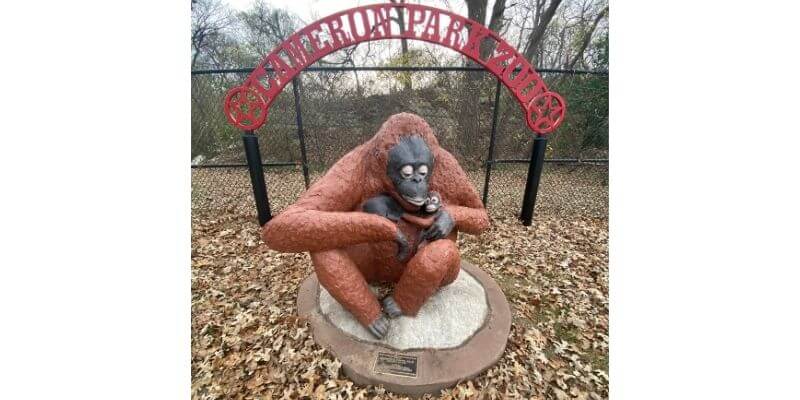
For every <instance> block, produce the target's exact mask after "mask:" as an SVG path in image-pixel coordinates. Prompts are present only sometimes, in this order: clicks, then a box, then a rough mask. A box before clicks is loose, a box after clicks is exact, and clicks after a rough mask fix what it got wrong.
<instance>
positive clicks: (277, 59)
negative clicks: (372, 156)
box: [225, 4, 566, 135]
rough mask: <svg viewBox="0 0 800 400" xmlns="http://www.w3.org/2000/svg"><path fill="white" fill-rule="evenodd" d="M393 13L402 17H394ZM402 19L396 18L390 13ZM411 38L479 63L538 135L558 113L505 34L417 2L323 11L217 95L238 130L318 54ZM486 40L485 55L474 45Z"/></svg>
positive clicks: (259, 119) (251, 125)
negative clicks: (241, 80) (239, 82)
mask: <svg viewBox="0 0 800 400" xmlns="http://www.w3.org/2000/svg"><path fill="white" fill-rule="evenodd" d="M400 13H404V14H403V18H399V16H400ZM392 20H395V21H398V20H399V21H405V22H406V23H405V25H404V26H402V27H401V26H398V24H396V23H392V22H393V21H392ZM382 39H411V40H421V41H425V42H430V43H434V44H438V45H441V46H445V47H448V48H451V49H453V50H455V51H458V52H459V53H461V54H463V55H465V56H467V57H469V58H470V59H472V60H474V61H475V62H477V63H478V64H480V65H482V66H484V67H485V68H486V69H487V70H489V72H491V73H492V74H494V75H496V76H497V77H498V79H500V81H501V82H503V84H504V85H505V86H506V87H507V88H508V89H509V90H511V93H512V94H513V95H514V97H515V98H516V99H517V101H518V102H519V104H520V106H521V107H522V109H523V111H524V112H525V119H526V122H527V123H528V127H529V128H530V129H531V130H532V131H533V132H535V133H536V134H538V135H546V134H548V133H550V132H552V131H554V130H555V129H556V128H557V127H558V126H559V125H560V124H561V122H562V121H563V120H564V112H565V108H566V107H565V104H564V99H562V98H561V96H559V95H558V94H557V93H555V92H551V91H549V90H547V86H546V85H545V84H544V81H542V78H541V77H540V76H539V74H537V73H536V70H534V68H533V67H532V66H531V64H530V63H529V62H528V61H527V60H526V59H525V57H524V56H523V55H521V54H520V53H519V52H517V51H516V50H515V49H514V48H513V47H512V46H511V45H509V44H508V43H507V42H506V41H505V40H503V39H502V38H500V36H498V35H497V34H496V33H495V32H492V31H490V30H489V29H488V28H486V27H485V26H483V25H481V24H479V23H477V22H475V21H472V20H470V19H467V18H464V17H462V16H460V15H457V14H453V13H451V12H449V11H446V10H441V9H438V8H433V7H428V6H423V5H418V4H374V5H369V6H362V7H356V8H351V9H349V10H345V11H341V12H338V13H336V14H332V15H329V16H327V17H325V18H323V19H321V20H319V21H316V22H314V23H312V24H310V25H308V26H306V27H305V28H303V29H301V30H299V31H297V32H295V33H293V34H292V35H291V36H290V37H289V38H288V39H286V40H285V41H284V42H283V43H281V44H280V45H279V46H278V47H277V48H275V50H273V51H272V53H270V54H269V55H267V56H266V58H264V60H263V61H261V62H260V63H259V64H258V66H256V68H255V69H254V70H253V72H252V73H251V74H250V76H248V78H247V80H245V82H244V83H243V84H242V85H241V86H239V87H236V88H233V89H231V90H230V91H229V92H228V94H227V95H226V97H225V114H226V115H227V117H228V121H230V122H231V124H233V125H234V126H236V127H238V128H240V129H243V130H254V129H257V128H259V127H260V126H261V125H263V124H264V122H265V121H266V120H267V114H268V111H269V107H270V105H271V104H272V102H273V101H274V100H275V98H276V97H277V96H278V94H280V92H281V91H282V90H283V88H284V87H285V86H286V84H288V83H289V82H291V81H292V78H294V77H295V76H296V75H297V74H298V73H300V71H302V70H303V69H304V68H306V67H308V66H309V65H311V64H313V63H314V62H316V61H317V60H319V59H320V58H322V57H324V56H326V55H328V54H330V53H332V52H334V51H337V50H339V49H342V48H344V47H348V46H352V45H354V44H357V43H361V42H367V41H372V40H382ZM489 44H493V45H494V51H493V52H492V54H489V56H488V57H487V58H486V59H483V58H481V56H480V49H481V47H482V46H486V45H489Z"/></svg>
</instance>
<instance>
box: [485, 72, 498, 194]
mask: <svg viewBox="0 0 800 400" xmlns="http://www.w3.org/2000/svg"><path fill="white" fill-rule="evenodd" d="M498 109H500V78H498V79H497V87H496V88H495V89H494V110H492V135H491V136H489V156H488V157H487V158H486V178H485V179H484V181H483V206H484V207H486V204H487V203H488V202H489V179H490V177H491V176H492V167H493V166H494V165H493V161H494V138H495V136H497V111H498Z"/></svg>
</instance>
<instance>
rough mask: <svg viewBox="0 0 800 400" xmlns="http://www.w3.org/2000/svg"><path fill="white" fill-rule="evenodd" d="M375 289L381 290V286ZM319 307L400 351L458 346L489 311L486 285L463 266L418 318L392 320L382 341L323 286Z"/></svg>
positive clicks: (353, 330) (351, 330)
mask: <svg viewBox="0 0 800 400" xmlns="http://www.w3.org/2000/svg"><path fill="white" fill-rule="evenodd" d="M371 289H372V291H373V292H376V293H377V288H375V287H372V288H371ZM319 306H320V311H321V313H322V315H324V316H325V317H326V318H328V320H330V321H331V323H332V324H333V325H334V326H336V327H338V328H339V329H341V330H342V331H344V332H345V333H347V334H349V335H351V336H353V337H355V338H357V339H359V340H362V341H365V342H370V343H379V344H383V345H386V346H389V347H391V348H394V349H396V350H407V349H420V348H430V349H446V348H452V347H457V346H459V345H461V344H462V343H464V342H465V341H466V340H467V339H469V338H470V337H471V336H472V335H473V334H474V333H475V332H476V331H477V330H478V329H480V327H481V326H483V323H484V321H485V320H486V315H487V314H488V311H489V306H488V305H487V303H486V293H485V291H484V290H483V287H482V286H481V284H480V283H479V282H478V281H477V280H475V278H473V277H472V276H471V275H470V274H469V273H467V272H466V271H464V270H463V269H462V270H461V271H460V272H459V274H458V278H457V279H456V280H455V281H454V282H453V283H451V284H449V285H447V286H445V287H443V288H441V289H439V291H437V292H436V293H435V294H434V295H433V296H431V298H430V299H428V301H427V302H426V303H425V304H424V305H423V306H422V309H420V311H419V313H418V314H417V316H416V317H406V316H402V317H399V318H396V319H393V320H391V321H392V322H391V324H392V325H391V327H390V329H389V334H388V335H387V336H386V337H385V338H383V339H382V340H378V339H375V337H373V336H372V335H371V334H370V333H369V331H367V329H366V328H364V327H363V326H361V324H359V323H358V321H356V319H355V318H353V316H352V314H350V313H349V312H348V311H347V310H345V309H344V308H343V307H342V306H341V305H340V304H339V303H338V302H337V301H336V300H335V299H334V298H333V297H331V295H330V294H329V293H328V291H327V290H325V288H322V287H320V294H319Z"/></svg>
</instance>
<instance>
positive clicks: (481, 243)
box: [192, 165, 608, 400]
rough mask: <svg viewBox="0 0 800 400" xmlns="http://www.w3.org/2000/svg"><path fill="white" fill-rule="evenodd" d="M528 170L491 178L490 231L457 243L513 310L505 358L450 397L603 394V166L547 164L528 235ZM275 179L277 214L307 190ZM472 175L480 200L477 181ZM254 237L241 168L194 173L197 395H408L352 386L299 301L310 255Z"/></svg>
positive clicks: (285, 178) (292, 178) (298, 182)
mask: <svg viewBox="0 0 800 400" xmlns="http://www.w3.org/2000/svg"><path fill="white" fill-rule="evenodd" d="M525 173H526V170H525V168H524V167H513V168H503V169H500V170H495V171H494V172H493V174H492V181H491V192H490V193H491V195H490V197H489V201H488V203H489V204H488V206H489V207H488V208H489V211H490V215H491V217H492V227H491V229H490V230H489V231H488V232H486V233H484V234H483V235H481V236H479V237H475V236H468V235H462V237H461V238H459V244H460V247H461V251H462V255H463V257H464V258H467V259H469V260H471V261H472V262H473V263H475V264H476V265H478V266H480V267H481V268H483V269H484V270H485V271H487V272H488V273H489V274H490V275H491V276H492V277H493V278H494V279H495V280H496V281H497V282H498V283H499V284H500V286H501V287H502V288H503V292H504V293H505V294H506V296H507V298H508V300H509V303H510V305H511V308H512V314H513V320H512V326H511V337H510V338H509V341H508V345H507V347H506V351H505V353H504V355H503V357H502V358H501V360H500V361H499V362H498V363H497V364H496V365H495V366H493V367H492V368H490V369H489V370H487V371H485V372H484V373H482V374H480V375H479V376H478V377H476V378H474V379H471V380H468V381H464V382H462V383H460V384H459V385H458V386H456V387H455V388H453V389H450V390H446V391H443V392H442V393H441V394H440V396H441V398H445V399H451V398H458V399H463V398H487V399H489V398H493V399H496V398H520V399H559V400H561V399H605V398H607V397H608V218H607V210H608V171H607V168H605V167H596V166H575V167H569V166H556V165H548V166H546V167H545V173H544V175H543V177H542V184H541V186H540V194H539V200H538V202H537V208H536V215H535V217H534V224H533V226H531V227H524V226H522V224H521V223H519V222H518V220H517V219H516V217H515V214H517V213H518V212H519V207H520V203H521V199H522V191H523V188H524V184H525ZM267 175H268V176H267V179H268V185H269V192H270V193H269V194H270V200H271V204H272V208H273V213H277V212H280V210H282V209H283V208H284V207H286V205H288V204H290V203H291V202H292V201H294V200H295V199H297V197H298V196H299V194H300V193H301V192H302V190H303V179H302V175H301V174H300V173H299V171H293V170H283V171H280V170H279V171H275V170H272V171H270V172H268V174H267ZM470 175H471V177H472V180H473V182H474V183H475V184H476V187H477V188H478V189H479V190H480V189H481V187H482V183H483V173H482V171H476V172H475V173H472V174H470ZM316 177H317V176H316V175H315V176H313V177H312V180H313V179H314V178H316ZM258 232H259V230H258V227H257V223H256V220H255V210H254V206H253V203H252V192H251V189H250V183H249V178H248V175H247V172H246V171H244V170H240V169H239V170H211V169H203V170H193V171H192V397H193V398H195V399H251V398H252V399H256V398H313V399H329V398H331V399H335V398H356V399H358V398H374V397H379V398H405V397H404V396H398V395H394V394H391V393H387V392H385V391H384V390H383V388H382V387H373V386H370V387H360V386H356V385H354V384H353V383H352V382H350V381H349V380H348V379H347V378H346V377H345V376H344V374H343V373H342V371H341V364H340V363H339V362H338V361H337V360H336V359H335V358H334V357H333V356H332V355H331V354H330V353H329V352H327V351H325V350H323V349H322V348H320V347H319V346H317V345H316V344H315V343H314V340H313V338H312V337H311V334H310V329H309V326H308V323H307V322H306V321H303V320H302V319H300V318H298V317H297V309H296V304H295V303H296V300H297V289H298V287H299V285H300V283H301V282H302V281H303V279H304V278H305V277H306V276H308V275H309V274H310V273H311V272H312V267H311V264H310V261H309V257H308V255H307V254H280V253H277V252H274V251H271V250H269V249H267V248H266V247H265V245H264V244H263V242H262V241H261V240H260V238H259V235H258ZM436 397H438V396H426V398H436Z"/></svg>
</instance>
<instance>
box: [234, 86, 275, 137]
mask: <svg viewBox="0 0 800 400" xmlns="http://www.w3.org/2000/svg"><path fill="white" fill-rule="evenodd" d="M225 115H226V116H227V117H228V121H230V123H231V124H233V125H234V126H236V127H237V128H239V129H242V130H245V131H252V130H254V129H256V128H258V127H259V126H261V125H262V124H263V123H264V121H266V119H267V101H266V100H265V99H264V96H262V95H261V93H259V92H258V90H256V89H255V88H254V87H252V86H238V87H235V88H233V89H231V90H230V91H228V94H227V95H226V96H225Z"/></svg>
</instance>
